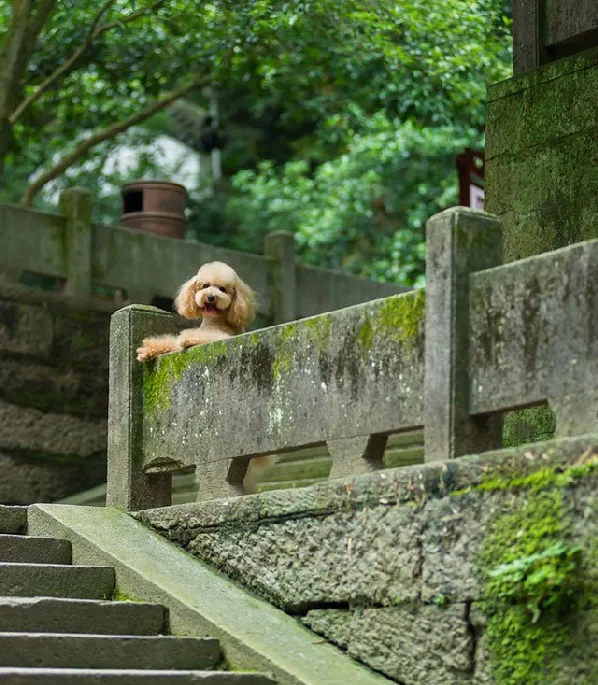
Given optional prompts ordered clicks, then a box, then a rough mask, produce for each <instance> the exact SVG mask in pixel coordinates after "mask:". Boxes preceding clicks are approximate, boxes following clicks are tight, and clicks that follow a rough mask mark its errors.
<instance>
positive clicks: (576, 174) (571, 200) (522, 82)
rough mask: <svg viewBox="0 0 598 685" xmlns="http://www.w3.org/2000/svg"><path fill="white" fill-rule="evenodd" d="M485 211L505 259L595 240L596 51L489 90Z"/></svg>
mask: <svg viewBox="0 0 598 685" xmlns="http://www.w3.org/2000/svg"><path fill="white" fill-rule="evenodd" d="M486 209H487V211H489V212H492V213H494V214H497V215H499V216H500V217H501V219H502V222H503V226H504V258H505V261H514V260H517V259H522V258H524V257H529V256H531V255H535V254H540V253H542V252H548V251H551V250H554V249H557V248H559V247H564V246H566V245H569V244H571V243H575V242H579V241H582V240H588V239H591V238H596V237H598V222H597V221H596V216H598V49H593V50H588V51H587V52H584V53H582V54H580V55H577V56H574V57H570V58H566V59H562V60H559V61H557V62H553V63H551V64H549V65H547V66H545V67H542V68H540V69H538V70H536V71H532V72H529V73H526V74H523V75H520V76H516V77H515V78H512V79H509V80H508V81H504V82H502V83H498V84H495V85H493V86H490V87H489V89H488V104H487V113H486Z"/></svg>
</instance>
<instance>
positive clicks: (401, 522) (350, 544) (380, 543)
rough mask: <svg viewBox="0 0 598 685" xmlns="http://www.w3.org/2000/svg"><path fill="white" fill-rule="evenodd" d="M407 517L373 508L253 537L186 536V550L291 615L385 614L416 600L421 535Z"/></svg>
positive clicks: (246, 532) (229, 533) (245, 532)
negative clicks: (329, 609)
mask: <svg viewBox="0 0 598 685" xmlns="http://www.w3.org/2000/svg"><path fill="white" fill-rule="evenodd" d="M414 513H415V512H414V511H413V510H410V509H408V508H397V507H392V506H388V507H383V506H380V507H378V508H377V509H375V510H365V511H361V512H359V511H358V512H353V513H351V514H334V515H331V516H327V517H325V518H323V519H318V518H312V519H305V520H292V521H282V522H280V523H279V524H277V525H273V526H260V527H259V528H256V529H252V528H249V529H248V528H247V527H241V528H238V529H236V530H223V529H218V530H215V531H207V532H198V533H195V534H193V532H192V531H189V535H190V537H191V539H190V540H189V542H188V544H187V549H188V550H189V551H190V552H193V553H196V554H198V556H200V557H202V558H203V559H205V560H206V561H210V562H212V563H213V564H214V565H215V566H217V567H218V568H220V569H221V570H223V571H224V572H225V573H226V574H227V575H229V576H231V577H232V578H236V579H239V580H242V582H243V583H244V584H245V585H247V586H248V587H250V588H252V589H254V590H256V591H257V592H259V593H260V594H261V595H262V596H265V597H266V598H267V599H269V600H270V601H271V602H273V603H274V604H276V605H277V606H279V607H281V608H283V609H285V610H287V611H290V612H292V613H295V612H300V611H305V610H306V608H309V607H311V606H317V605H318V604H326V603H327V602H334V603H351V604H362V603H366V604H368V603H371V602H374V603H376V604H380V605H387V606H388V605H392V604H396V603H398V602H402V601H405V600H410V599H413V598H415V597H417V596H418V595H419V592H420V587H419V582H420V573H421V564H422V556H421V538H422V528H421V525H420V524H419V522H418V521H417V519H416V517H415V516H414ZM177 541H179V540H177Z"/></svg>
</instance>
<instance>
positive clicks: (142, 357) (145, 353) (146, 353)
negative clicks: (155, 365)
mask: <svg viewBox="0 0 598 685" xmlns="http://www.w3.org/2000/svg"><path fill="white" fill-rule="evenodd" d="M136 352H137V361H138V362H147V361H149V360H150V359H153V358H154V357H155V354H154V352H153V351H152V350H150V349H148V348H147V347H138V348H137V350H136Z"/></svg>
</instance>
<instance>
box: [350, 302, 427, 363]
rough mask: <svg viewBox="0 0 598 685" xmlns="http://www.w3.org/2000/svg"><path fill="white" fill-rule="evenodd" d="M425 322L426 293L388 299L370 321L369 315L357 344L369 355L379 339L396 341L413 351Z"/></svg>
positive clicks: (361, 329) (376, 310)
mask: <svg viewBox="0 0 598 685" xmlns="http://www.w3.org/2000/svg"><path fill="white" fill-rule="evenodd" d="M425 318H426V291H425V290H422V289H420V290H415V291H413V292H411V293H407V294H404V295H396V296H394V297H388V298H386V299H385V300H384V301H383V302H382V304H380V305H378V306H377V307H376V309H375V310H374V311H373V312H372V316H371V317H370V315H369V314H368V313H366V315H365V317H364V322H363V323H362V325H361V326H360V327H359V329H358V331H357V341H358V343H359V345H360V347H361V349H362V351H366V352H368V351H369V350H370V349H371V347H372V344H373V341H374V338H375V337H378V336H380V337H383V338H389V339H391V340H397V341H399V342H401V343H402V344H403V346H404V347H405V349H407V350H412V349H413V348H414V347H415V345H416V342H417V340H418V339H419V337H420V335H421V333H422V332H423V325H424V322H425Z"/></svg>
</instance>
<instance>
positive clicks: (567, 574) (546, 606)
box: [474, 457, 598, 685]
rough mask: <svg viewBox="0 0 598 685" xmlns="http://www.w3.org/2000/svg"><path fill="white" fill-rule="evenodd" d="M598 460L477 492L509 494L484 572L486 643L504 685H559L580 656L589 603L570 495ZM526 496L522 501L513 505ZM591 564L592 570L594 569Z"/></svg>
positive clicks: (490, 537) (491, 533) (487, 545)
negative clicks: (565, 664)
mask: <svg viewBox="0 0 598 685" xmlns="http://www.w3.org/2000/svg"><path fill="white" fill-rule="evenodd" d="M597 467H598V460H597V459H596V457H594V458H593V459H592V460H591V461H589V462H587V463H584V464H579V465H574V466H571V467H569V468H566V469H564V470H562V469H559V468H558V467H555V468H547V469H542V470H540V471H537V472H535V473H532V474H528V475H525V476H514V477H513V478H511V479H493V480H489V481H487V482H486V483H482V484H480V485H479V486H477V487H476V488H474V489H477V490H482V491H494V492H496V491H503V490H504V491H506V492H505V500H504V507H505V510H503V513H500V514H499V515H498V516H497V517H496V518H495V519H494V521H492V522H491V523H490V525H489V526H488V527H487V531H486V537H485V540H484V544H483V548H482V552H481V555H480V566H481V570H482V571H483V574H484V576H485V578H486V580H487V584H486V590H485V596H484V602H485V613H486V616H487V625H486V637H487V640H488V648H489V651H490V654H491V660H492V668H493V672H494V675H495V678H496V681H497V682H498V683H500V685H520V684H521V683H526V685H536V683H537V684H538V685H539V684H540V683H546V682H552V680H553V678H552V677H551V674H552V673H555V672H556V670H557V669H558V668H559V666H558V664H559V658H560V657H561V656H562V655H563V654H564V653H565V652H567V651H569V650H572V649H573V648H574V646H575V643H574V636H573V634H574V630H575V626H576V625H577V624H578V622H579V612H580V609H581V605H582V604H583V602H582V599H583V598H584V594H583V587H582V584H581V550H578V549H577V548H575V547H573V546H572V544H571V537H572V528H573V524H572V520H571V516H570V511H569V508H568V505H567V500H566V499H565V498H566V495H567V492H568V487H569V486H571V485H572V484H574V483H575V482H576V481H579V480H581V479H582V478H585V477H588V476H590V475H592V474H594V473H595V472H596V469H597ZM513 490H515V491H517V490H523V492H522V493H521V494H522V496H521V497H520V498H515V497H513V499H512V500H510V501H509V500H508V499H507V497H509V496H510V495H512V494H514V493H513V492H512V491H513ZM586 563H587V562H586Z"/></svg>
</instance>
